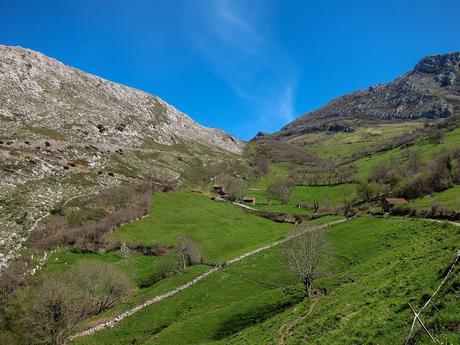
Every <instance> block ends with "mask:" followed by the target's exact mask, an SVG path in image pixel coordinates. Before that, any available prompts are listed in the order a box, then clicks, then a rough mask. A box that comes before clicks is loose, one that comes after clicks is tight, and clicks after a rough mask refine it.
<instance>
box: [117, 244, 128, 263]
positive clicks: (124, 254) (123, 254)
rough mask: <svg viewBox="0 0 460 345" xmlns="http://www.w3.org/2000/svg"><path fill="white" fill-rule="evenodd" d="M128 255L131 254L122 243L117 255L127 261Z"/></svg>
mask: <svg viewBox="0 0 460 345" xmlns="http://www.w3.org/2000/svg"><path fill="white" fill-rule="evenodd" d="M130 254H131V250H130V249H129V247H128V246H127V245H126V242H122V243H121V246H120V249H119V250H118V255H119V256H120V257H121V258H123V259H127V258H128V257H129V255H130Z"/></svg>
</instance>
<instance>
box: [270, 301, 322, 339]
mask: <svg viewBox="0 0 460 345" xmlns="http://www.w3.org/2000/svg"><path fill="white" fill-rule="evenodd" d="M319 300H320V298H317V299H315V300H314V301H313V303H312V304H310V308H308V311H307V312H306V313H305V314H303V315H300V316H299V317H298V318H296V319H295V320H294V321H292V322H291V323H287V324H285V325H283V326H281V328H280V329H279V331H278V342H277V345H284V344H286V340H287V338H288V337H290V336H291V335H292V332H293V331H294V328H295V326H297V325H298V324H299V323H300V322H302V321H303V320H305V319H306V318H307V317H309V316H310V315H311V313H312V312H313V309H314V308H315V306H316V303H318V301H319Z"/></svg>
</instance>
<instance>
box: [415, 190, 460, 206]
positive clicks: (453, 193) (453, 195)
mask: <svg viewBox="0 0 460 345" xmlns="http://www.w3.org/2000/svg"><path fill="white" fill-rule="evenodd" d="M433 204H440V205H443V206H446V207H450V208H453V209H456V210H460V186H454V187H452V188H449V189H446V190H444V191H442V192H440V193H436V194H434V195H433V196H426V197H423V198H421V199H418V200H415V201H413V202H411V203H410V205H411V206H415V207H429V206H431V205H433Z"/></svg>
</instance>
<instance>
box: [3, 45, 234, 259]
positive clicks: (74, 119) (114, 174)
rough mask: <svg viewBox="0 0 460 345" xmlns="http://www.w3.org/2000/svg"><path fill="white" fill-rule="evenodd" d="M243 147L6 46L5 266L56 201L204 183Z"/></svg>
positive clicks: (162, 106)
mask: <svg viewBox="0 0 460 345" xmlns="http://www.w3.org/2000/svg"><path fill="white" fill-rule="evenodd" d="M242 148H243V144H242V143H241V142H240V141H238V140H237V139H236V138H234V137H232V136H230V135H228V134H226V133H224V132H222V131H220V130H218V129H212V128H206V127H203V126H201V125H199V124H198V123H196V122H194V121H193V120H192V119H191V118H189V117H188V116H187V115H185V114H183V113H181V112H180V111H178V110H177V109H175V108H174V107H172V106H170V105H169V104H167V103H166V102H164V101H163V100H161V99H160V98H158V97H156V96H153V95H150V94H148V93H145V92H141V91H139V90H135V89H133V88H129V87H126V86H123V85H120V84H116V83H113V82H110V81H107V80H104V79H101V78H99V77H96V76H93V75H90V74H88V73H85V72H82V71H79V70H77V69H75V68H72V67H69V66H67V65H65V64H63V63H61V62H59V61H56V60H55V59H52V58H49V57H47V56H45V55H43V54H41V53H38V52H35V51H32V50H28V49H23V48H20V47H7V46H0V266H1V265H2V263H5V262H6V261H7V258H8V257H10V253H11V251H12V250H13V249H17V247H16V246H17V243H18V242H20V241H22V240H24V237H25V236H26V232H27V231H28V230H30V229H31V228H33V227H34V222H35V221H36V220H37V219H39V218H40V217H41V216H43V215H46V214H47V212H48V211H49V210H50V209H52V208H53V206H54V205H56V203H58V202H62V201H63V200H66V199H67V198H71V197H73V196H75V195H80V194H89V193H94V192H95V191H97V190H99V189H101V188H105V187H107V186H110V185H116V184H120V183H122V182H123V181H128V182H137V181H140V180H142V179H144V178H145V177H146V176H148V175H149V174H150V176H151V175H152V174H156V175H158V174H161V175H163V176H166V177H167V178H168V179H177V180H180V181H181V182H183V181H184V180H186V181H190V180H193V179H194V178H201V179H205V178H206V174H205V173H203V171H205V170H208V171H209V170H211V169H212V166H215V165H218V164H225V163H226V162H229V161H231V160H233V159H235V158H237V157H238V156H239V155H240V153H241V151H242ZM192 183H193V182H192Z"/></svg>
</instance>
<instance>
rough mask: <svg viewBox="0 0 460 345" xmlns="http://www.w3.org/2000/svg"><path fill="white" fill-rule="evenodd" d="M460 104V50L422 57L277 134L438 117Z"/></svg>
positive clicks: (276, 134) (287, 135) (314, 112)
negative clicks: (406, 69)
mask: <svg viewBox="0 0 460 345" xmlns="http://www.w3.org/2000/svg"><path fill="white" fill-rule="evenodd" d="M459 108H460V52H454V53H449V54H443V55H432V56H427V57H425V58H423V59H421V60H420V61H419V62H418V63H417V65H416V66H415V67H414V69H413V70H412V71H410V72H409V73H407V74H405V75H403V76H402V77H399V78H397V79H396V80H394V81H392V82H390V83H387V84H379V85H376V86H371V87H369V89H367V90H360V91H356V92H353V93H351V94H348V95H345V96H341V97H338V98H335V99H333V100H332V101H330V102H328V103H326V104H325V105H324V106H322V107H321V108H319V109H317V110H314V111H312V112H310V113H308V114H305V115H302V116H300V117H299V118H297V119H296V120H294V121H293V122H291V123H289V124H288V125H286V126H285V127H283V128H282V129H281V130H280V131H279V132H278V133H275V134H274V136H275V137H278V138H289V137H295V136H298V135H302V134H304V133H308V132H314V131H331V130H333V131H350V130H351V129H352V128H353V127H354V126H356V125H357V126H359V124H360V123H362V122H366V121H367V122H369V121H396V120H401V119H405V120H414V119H438V118H445V117H449V116H452V115H453V114H454V113H455V112H458V111H459Z"/></svg>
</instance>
